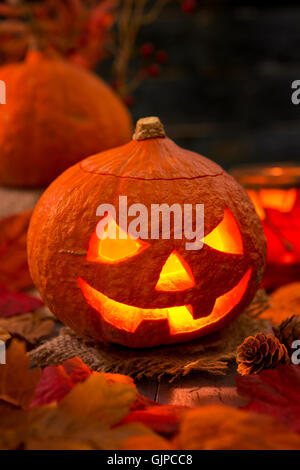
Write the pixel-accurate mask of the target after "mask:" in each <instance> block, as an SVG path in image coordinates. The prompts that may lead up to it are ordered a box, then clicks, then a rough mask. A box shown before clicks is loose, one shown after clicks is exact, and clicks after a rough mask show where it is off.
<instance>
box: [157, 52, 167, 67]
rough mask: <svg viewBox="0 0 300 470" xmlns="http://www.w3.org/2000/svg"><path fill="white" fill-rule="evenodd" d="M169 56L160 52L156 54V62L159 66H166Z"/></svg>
mask: <svg viewBox="0 0 300 470" xmlns="http://www.w3.org/2000/svg"><path fill="white" fill-rule="evenodd" d="M167 59H168V56H167V53H166V52H165V51H158V52H157V54H156V60H157V62H158V63H159V64H165V63H166V62H167Z"/></svg>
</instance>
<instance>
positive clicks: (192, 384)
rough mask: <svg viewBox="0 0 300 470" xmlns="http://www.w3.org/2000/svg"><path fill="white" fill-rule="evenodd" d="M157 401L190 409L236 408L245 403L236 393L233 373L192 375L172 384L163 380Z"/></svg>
mask: <svg viewBox="0 0 300 470" xmlns="http://www.w3.org/2000/svg"><path fill="white" fill-rule="evenodd" d="M157 401H158V402H159V403H162V404H176V405H184V406H191V407H193V406H201V405H208V404H225V405H229V406H235V407H237V406H241V405H243V404H245V403H246V400H245V399H244V398H242V397H240V396H239V395H238V393H237V390H236V386H235V374H234V373H233V372H231V373H230V374H228V375H226V376H212V375H210V376H208V375H205V374H193V375H189V376H187V377H183V378H181V379H180V380H178V381H175V382H173V383H169V382H168V381H167V380H163V381H162V382H161V383H160V384H159V388H158V393H157Z"/></svg>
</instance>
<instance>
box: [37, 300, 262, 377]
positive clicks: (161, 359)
mask: <svg viewBox="0 0 300 470" xmlns="http://www.w3.org/2000/svg"><path fill="white" fill-rule="evenodd" d="M267 307H268V297H267V295H266V294H265V293H264V291H258V293H257V295H256V297H255V299H254V300H253V302H252V304H251V305H250V307H248V309H247V310H246V311H245V312H243V313H242V314H241V315H240V316H239V317H238V318H237V319H236V320H235V321H233V322H232V323H231V324H230V325H228V326H227V327H226V328H224V329H223V330H222V331H220V332H218V333H215V334H212V335H209V336H207V337H204V338H200V339H198V340H196V341H192V342H190V343H183V344H176V345H171V346H161V347H156V348H152V349H129V348H126V347H123V346H118V345H113V344H106V343H97V344H96V343H92V342H90V341H86V340H84V339H82V338H80V337H79V336H77V335H75V333H74V332H73V331H72V330H71V329H69V328H63V329H62V330H61V331H60V334H59V336H57V337H55V338H53V339H51V340H49V341H47V342H46V343H44V344H42V345H41V346H39V347H37V348H36V349H34V350H32V351H30V353H29V356H30V359H31V364H32V366H33V367H38V366H39V367H45V366H48V365H58V364H60V363H62V362H63V361H65V360H66V359H69V358H72V357H74V356H79V357H80V358H81V359H82V360H83V361H84V362H85V364H87V365H88V366H89V367H90V368H91V369H92V370H96V371H99V372H100V371H101V372H114V373H119V374H126V375H129V376H131V377H133V378H135V379H136V380H140V379H142V378H148V379H158V380H159V379H160V378H161V377H163V376H168V378H169V380H170V381H172V380H174V379H176V378H178V377H181V376H185V375H187V374H189V373H190V372H193V371H197V372H199V371H205V372H208V373H212V374H217V375H222V374H223V375H224V374H226V371H227V369H228V366H229V364H230V362H232V361H233V360H235V354H236V348H237V346H238V345H239V344H241V343H242V342H243V340H244V339H245V338H246V337H247V336H249V335H254V334H256V333H257V332H259V331H264V332H268V331H270V328H271V327H270V322H269V320H266V319H261V318H259V316H260V315H261V313H262V312H263V311H264V310H265V309H266V308H267Z"/></svg>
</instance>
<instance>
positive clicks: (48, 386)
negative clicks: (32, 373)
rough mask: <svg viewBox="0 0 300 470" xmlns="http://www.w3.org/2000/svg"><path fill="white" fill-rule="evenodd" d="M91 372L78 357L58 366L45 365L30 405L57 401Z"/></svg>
mask: <svg viewBox="0 0 300 470" xmlns="http://www.w3.org/2000/svg"><path fill="white" fill-rule="evenodd" d="M91 374H92V371H91V369H90V368H89V367H88V366H87V365H85V363H84V362H83V361H82V360H81V359H80V358H79V357H73V358H72V359H67V360H66V361H64V362H63V363H62V364H60V365H58V366H48V367H46V368H45V369H44V370H43V372H42V375H41V379H40V381H39V384H38V386H37V388H36V391H35V396H34V400H33V402H32V404H31V406H41V405H45V404H47V403H52V402H53V401H56V402H59V401H60V400H62V399H63V398H64V397H65V396H66V395H67V394H68V393H69V392H70V391H71V390H72V388H73V387H74V386H75V385H76V384H77V383H78V382H84V381H85V380H86V379H87V378H88V377H89V376H90V375H91Z"/></svg>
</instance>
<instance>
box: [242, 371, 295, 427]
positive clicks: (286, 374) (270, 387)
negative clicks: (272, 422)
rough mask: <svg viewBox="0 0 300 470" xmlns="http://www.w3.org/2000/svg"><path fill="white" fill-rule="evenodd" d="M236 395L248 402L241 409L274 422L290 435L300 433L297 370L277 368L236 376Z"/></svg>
mask: <svg viewBox="0 0 300 470" xmlns="http://www.w3.org/2000/svg"><path fill="white" fill-rule="evenodd" d="M236 382H237V389H238V392H239V393H240V395H243V396H245V397H247V398H249V399H250V400H251V401H250V403H249V404H248V405H246V406H243V407H242V409H244V410H250V411H256V412H258V413H264V414H268V415H271V416H274V417H276V418H278V419H279V420H280V421H282V422H283V423H285V424H286V425H287V426H288V427H290V428H291V429H292V430H294V431H298V432H299V431H300V394H299V389H300V368H299V367H298V366H296V365H285V364H282V365H279V366H278V367H277V368H276V369H273V370H264V371H262V372H261V373H260V374H259V375H244V376H237V378H236Z"/></svg>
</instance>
